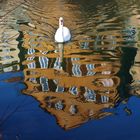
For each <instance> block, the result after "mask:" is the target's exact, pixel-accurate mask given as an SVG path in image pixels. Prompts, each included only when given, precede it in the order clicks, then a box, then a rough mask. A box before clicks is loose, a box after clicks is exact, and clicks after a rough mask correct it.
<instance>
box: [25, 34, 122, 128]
mask: <svg viewBox="0 0 140 140" xmlns="http://www.w3.org/2000/svg"><path fill="white" fill-rule="evenodd" d="M33 38H35V36H30V35H28V34H25V35H24V48H25V49H27V56H26V58H27V60H26V61H24V62H23V64H24V65H25V69H24V74H25V83H26V85H27V89H26V90H24V93H26V94H29V95H32V96H33V97H35V98H36V99H37V100H38V101H39V102H40V104H41V107H42V108H43V109H45V110H47V111H48V112H49V113H51V114H53V115H55V116H56V118H57V121H58V124H59V125H60V126H62V127H63V128H65V129H69V128H72V127H76V126H78V125H80V124H82V123H84V122H86V121H87V120H89V119H94V118H98V119H99V118H102V117H104V116H106V115H109V114H110V113H107V112H102V110H103V109H105V108H109V107H113V106H114V105H115V103H116V102H117V101H118V99H119V97H118V92H117V87H118V85H119V83H120V80H119V78H118V77H117V76H115V75H116V74H117V72H118V71H119V66H120V63H119V59H117V57H116V59H115V60H111V57H110V52H109V51H108V52H109V53H108V52H107V53H108V54H106V53H105V54H102V55H101V54H100V53H99V52H96V53H95V55H92V52H93V51H92V50H89V49H86V50H82V49H81V48H80V46H78V44H73V45H72V46H66V49H65V47H64V50H61V49H60V48H59V50H58V51H55V50H54V47H53V46H52V45H51V44H47V42H46V43H44V42H36V45H35V42H34V44H33V45H32V44H30V45H29V44H28V42H30V41H29V40H30V39H33ZM40 44H43V45H44V47H42V45H40ZM40 46H41V47H40ZM62 51H64V53H63V55H62ZM113 53H114V54H113V55H116V56H117V55H118V54H119V53H118V52H117V51H116V52H115V51H113ZM111 55H112V54H111ZM104 57H106V58H108V60H107V61H105V60H104ZM118 58H119V56H118ZM112 61H113V63H112Z"/></svg>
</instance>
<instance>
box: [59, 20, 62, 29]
mask: <svg viewBox="0 0 140 140" xmlns="http://www.w3.org/2000/svg"><path fill="white" fill-rule="evenodd" d="M59 28H63V20H60V21H59Z"/></svg>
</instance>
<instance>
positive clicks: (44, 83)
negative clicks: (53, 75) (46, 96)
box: [40, 77, 49, 91]
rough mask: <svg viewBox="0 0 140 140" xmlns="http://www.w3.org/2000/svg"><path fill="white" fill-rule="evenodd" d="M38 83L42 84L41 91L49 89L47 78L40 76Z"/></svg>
mask: <svg viewBox="0 0 140 140" xmlns="http://www.w3.org/2000/svg"><path fill="white" fill-rule="evenodd" d="M40 84H41V86H42V91H49V84H48V79H47V78H45V77H40Z"/></svg>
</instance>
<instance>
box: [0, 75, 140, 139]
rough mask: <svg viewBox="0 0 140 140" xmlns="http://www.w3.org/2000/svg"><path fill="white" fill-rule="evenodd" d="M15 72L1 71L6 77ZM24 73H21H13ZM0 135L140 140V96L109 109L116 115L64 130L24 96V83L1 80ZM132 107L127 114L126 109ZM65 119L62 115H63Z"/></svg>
mask: <svg viewBox="0 0 140 140" xmlns="http://www.w3.org/2000/svg"><path fill="white" fill-rule="evenodd" d="M9 75H10V77H11V76H12V75H13V74H12V73H8V74H1V79H2V80H4V79H5V78H7V76H8V77H9ZM14 75H16V76H23V73H22V72H18V73H14ZM0 85H1V88H0V90H1V93H0V101H1V102H0V106H1V110H0V114H1V118H0V120H1V127H0V128H1V135H2V137H3V139H4V140H18V139H20V140H25V139H26V140H40V139H46V140H48V139H53V140H60V139H68V140H77V139H80V140H85V139H87V140H91V139H95V140H101V139H105V140H112V139H114V140H118V139H127V140H134V139H135V140H138V139H139V136H140V135H139V128H140V122H139V116H140V111H139V106H140V101H139V98H137V97H131V98H130V100H129V102H128V103H127V104H120V105H119V106H118V107H116V108H113V109H111V110H109V111H112V112H115V115H113V116H109V117H106V118H103V119H100V120H94V121H93V120H91V121H89V122H87V123H85V124H83V125H82V126H80V127H78V128H74V129H72V130H68V131H65V130H63V129H62V128H60V127H59V126H58V125H57V124H56V121H55V118H54V117H53V116H52V115H50V114H48V113H47V112H44V111H43V110H42V109H41V108H39V107H38V106H39V103H38V102H36V100H35V99H33V98H32V97H30V96H26V95H23V94H22V93H21V90H22V89H24V88H25V85H24V84H23V83H21V82H14V83H5V82H2V81H1V83H0ZM125 107H127V108H129V109H131V112H132V114H131V115H128V114H127V113H126V112H125V111H124V108H125ZM62 119H63V118H62Z"/></svg>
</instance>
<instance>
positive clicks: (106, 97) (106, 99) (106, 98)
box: [101, 96, 109, 103]
mask: <svg viewBox="0 0 140 140" xmlns="http://www.w3.org/2000/svg"><path fill="white" fill-rule="evenodd" d="M101 102H102V103H108V102H109V97H108V96H101Z"/></svg>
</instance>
